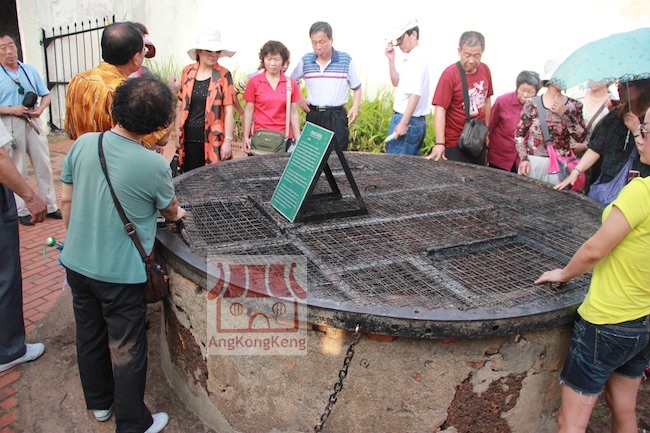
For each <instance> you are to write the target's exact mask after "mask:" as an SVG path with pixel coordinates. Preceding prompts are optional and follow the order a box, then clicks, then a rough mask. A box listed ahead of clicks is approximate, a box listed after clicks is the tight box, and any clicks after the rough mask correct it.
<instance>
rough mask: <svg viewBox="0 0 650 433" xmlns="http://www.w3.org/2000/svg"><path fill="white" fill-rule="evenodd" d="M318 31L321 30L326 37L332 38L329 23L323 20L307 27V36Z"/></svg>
mask: <svg viewBox="0 0 650 433" xmlns="http://www.w3.org/2000/svg"><path fill="white" fill-rule="evenodd" d="M318 32H323V33H325V35H326V36H327V39H332V26H330V25H329V23H326V22H325V21H316V22H315V23H314V24H312V25H311V27H310V28H309V36H310V37H311V36H312V35H314V34H316V33H318Z"/></svg>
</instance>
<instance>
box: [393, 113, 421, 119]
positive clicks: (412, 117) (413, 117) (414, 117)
mask: <svg viewBox="0 0 650 433" xmlns="http://www.w3.org/2000/svg"><path fill="white" fill-rule="evenodd" d="M393 114H399V115H400V116H403V115H404V113H399V112H397V111H393ZM425 117H427V116H411V119H424V118H425Z"/></svg>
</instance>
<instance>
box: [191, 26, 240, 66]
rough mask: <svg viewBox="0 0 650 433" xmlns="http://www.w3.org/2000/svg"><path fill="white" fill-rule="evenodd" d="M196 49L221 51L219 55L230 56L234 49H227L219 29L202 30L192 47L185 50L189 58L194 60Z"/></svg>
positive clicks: (233, 53)
mask: <svg viewBox="0 0 650 433" xmlns="http://www.w3.org/2000/svg"><path fill="white" fill-rule="evenodd" d="M197 50H207V51H221V56H219V57H232V56H234V55H235V53H236V51H231V50H228V49H227V48H226V46H225V44H224V43H223V42H222V41H221V32H220V31H219V30H203V31H202V32H201V33H200V34H199V36H198V37H197V38H196V42H195V43H194V47H193V48H190V49H189V50H187V55H188V56H190V59H192V60H196V51H197Z"/></svg>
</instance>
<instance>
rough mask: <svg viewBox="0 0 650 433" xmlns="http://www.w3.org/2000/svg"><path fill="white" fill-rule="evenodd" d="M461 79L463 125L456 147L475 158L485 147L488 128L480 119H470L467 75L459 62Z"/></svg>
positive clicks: (457, 64)
mask: <svg viewBox="0 0 650 433" xmlns="http://www.w3.org/2000/svg"><path fill="white" fill-rule="evenodd" d="M456 66H457V67H458V70H459V71H460V78H461V79H462V80H463V96H464V98H465V126H464V127H463V132H461V134H460V138H459V139H458V148H459V149H460V151H461V152H463V153H464V154H465V155H467V156H470V157H472V158H476V157H477V156H479V155H480V154H481V152H483V149H484V148H485V139H486V138H487V135H488V132H489V128H488V126H487V125H486V124H485V122H483V121H482V120H481V119H472V118H471V117H470V115H469V92H468V90H467V77H466V76H465V70H464V69H463V67H462V66H461V64H460V62H457V63H456Z"/></svg>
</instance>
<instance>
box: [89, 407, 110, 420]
mask: <svg viewBox="0 0 650 433" xmlns="http://www.w3.org/2000/svg"><path fill="white" fill-rule="evenodd" d="M112 414H113V405H111V407H109V408H108V409H100V410H93V415H95V419H96V420H97V421H99V422H104V421H108V419H109V418H110V417H111V415H112Z"/></svg>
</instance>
